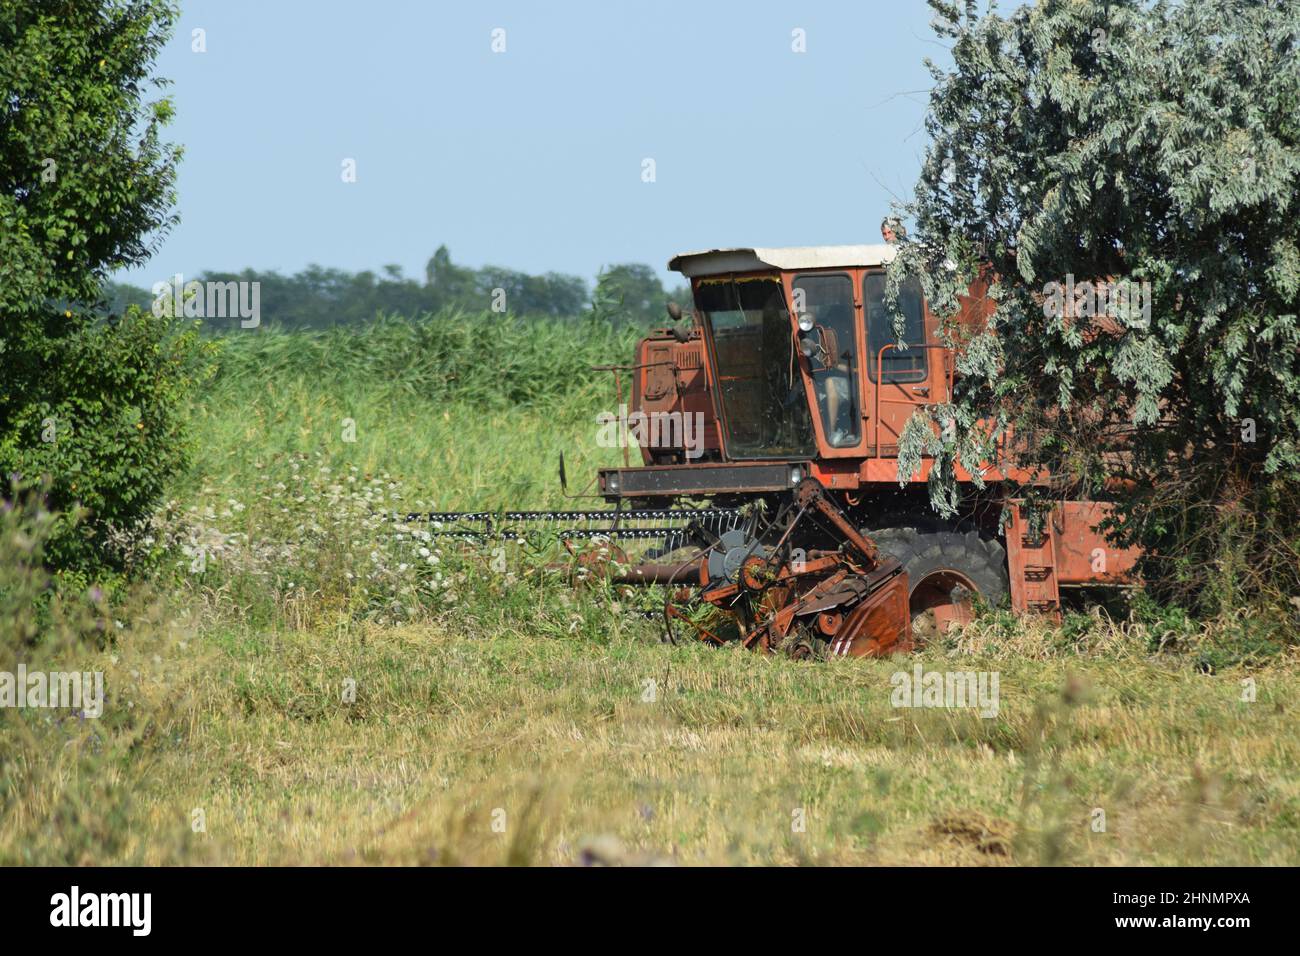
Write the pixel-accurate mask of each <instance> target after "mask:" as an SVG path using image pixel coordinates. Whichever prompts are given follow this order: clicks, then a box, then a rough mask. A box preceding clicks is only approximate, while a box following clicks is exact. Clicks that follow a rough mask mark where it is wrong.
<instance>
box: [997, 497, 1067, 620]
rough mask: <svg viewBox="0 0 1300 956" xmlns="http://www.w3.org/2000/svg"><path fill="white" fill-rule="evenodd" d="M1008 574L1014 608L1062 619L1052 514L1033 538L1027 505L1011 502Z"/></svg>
mask: <svg viewBox="0 0 1300 956" xmlns="http://www.w3.org/2000/svg"><path fill="white" fill-rule="evenodd" d="M1008 504H1009V505H1010V508H1011V524H1010V525H1009V526H1008V527H1007V570H1008V571H1009V572H1010V577H1011V607H1012V608H1013V609H1014V610H1016V611H1020V612H1022V613H1023V612H1025V611H1034V612H1036V613H1039V614H1048V615H1051V616H1052V617H1054V618H1057V619H1059V618H1060V616H1061V590H1060V585H1059V583H1058V581H1057V577H1056V528H1055V527H1054V522H1053V520H1052V514H1051V513H1050V512H1049V513H1048V514H1046V515H1044V516H1043V522H1042V528H1041V529H1040V530H1039V532H1038V534H1037V535H1034V534H1031V531H1030V523H1029V519H1028V515H1027V514H1026V509H1025V506H1024V502H1022V501H1019V500H1016V501H1010V502H1008Z"/></svg>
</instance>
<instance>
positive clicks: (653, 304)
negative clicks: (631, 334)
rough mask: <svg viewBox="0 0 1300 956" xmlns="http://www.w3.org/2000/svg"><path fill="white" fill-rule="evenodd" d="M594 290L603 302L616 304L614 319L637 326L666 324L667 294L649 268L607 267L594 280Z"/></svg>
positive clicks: (637, 265) (634, 265) (637, 264)
mask: <svg viewBox="0 0 1300 956" xmlns="http://www.w3.org/2000/svg"><path fill="white" fill-rule="evenodd" d="M596 286H597V289H598V294H599V296H600V297H601V298H602V299H603V300H604V301H606V302H610V303H616V304H617V307H616V308H615V311H614V315H615V316H616V317H618V318H621V319H623V320H624V321H629V322H635V323H637V324H639V325H648V324H650V323H652V322H659V323H662V322H664V321H666V320H665V314H664V306H665V304H666V303H667V301H668V294H667V293H666V292H664V285H663V283H662V282H660V281H659V276H658V275H656V274H655V271H654V270H653V269H651V268H650V267H649V266H648V265H645V264H644V263H640V262H625V263H622V264H620V265H614V266H610V267H609V268H607V269H604V270H602V272H601V273H600V275H599V277H597V279H596Z"/></svg>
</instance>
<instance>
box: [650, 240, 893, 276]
mask: <svg viewBox="0 0 1300 956" xmlns="http://www.w3.org/2000/svg"><path fill="white" fill-rule="evenodd" d="M896 252H897V249H896V248H895V247H894V246H892V245H889V244H886V243H877V244H876V245H873V246H787V247H784V248H779V249H775V248H759V247H757V246H755V247H754V248H748V249H743V248H737V249H708V250H706V251H701V252H683V253H681V254H680V255H676V256H673V257H672V258H671V259H669V260H668V268H669V269H671V270H673V271H674V272H680V273H681V274H682V275H684V276H686V277H687V278H688V279H689V278H694V277H695V276H712V275H721V274H724V273H728V272H759V271H762V270H763V269H781V270H784V271H796V270H799V269H834V268H843V269H852V268H865V267H869V266H883V265H886V264H888V263H890V262H892V261H893V259H894V255H895V253H896Z"/></svg>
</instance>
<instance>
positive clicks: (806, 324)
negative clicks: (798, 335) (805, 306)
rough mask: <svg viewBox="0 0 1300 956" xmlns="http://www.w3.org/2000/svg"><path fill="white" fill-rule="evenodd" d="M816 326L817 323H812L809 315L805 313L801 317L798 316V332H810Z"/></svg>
mask: <svg viewBox="0 0 1300 956" xmlns="http://www.w3.org/2000/svg"><path fill="white" fill-rule="evenodd" d="M816 324H817V323H816V322H814V321H813V317H812V316H811V315H809V314H808V313H807V312H805V313H804V314H803V315H801V316H799V331H800V332H811V331H812V330H813V326H814V325H816Z"/></svg>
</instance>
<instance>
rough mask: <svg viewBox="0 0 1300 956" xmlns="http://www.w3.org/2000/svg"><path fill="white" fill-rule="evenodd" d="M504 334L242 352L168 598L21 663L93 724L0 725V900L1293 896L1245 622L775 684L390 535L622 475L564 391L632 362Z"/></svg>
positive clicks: (981, 646) (747, 667)
mask: <svg viewBox="0 0 1300 956" xmlns="http://www.w3.org/2000/svg"><path fill="white" fill-rule="evenodd" d="M493 321H494V320H493V319H491V318H488V317H484V318H481V319H462V320H461V321H459V322H451V321H449V320H447V319H446V318H445V317H444V318H443V319H435V320H430V321H426V322H423V323H417V324H410V323H403V322H400V321H396V320H394V321H392V322H388V323H385V324H383V325H381V326H379V327H377V328H375V329H372V330H370V331H369V332H365V333H351V332H335V333H329V334H316V335H276V334H273V333H267V334H258V335H257V336H250V337H248V338H247V339H239V338H235V339H233V340H231V341H230V342H228V343H227V347H226V348H225V350H224V354H223V357H222V359H221V362H222V367H221V370H220V373H219V374H218V376H217V377H216V378H215V380H214V381H213V383H212V385H211V387H210V388H209V391H208V393H207V394H206V395H205V396H203V398H202V399H201V400H200V401H198V402H197V403H196V405H195V407H194V410H193V411H194V425H195V428H196V433H197V438H198V442H197V456H196V462H195V467H194V469H193V472H192V474H191V475H189V476H187V478H186V480H185V481H184V482H183V483H181V484H180V485H179V486H178V487H177V489H176V492H175V496H174V501H173V502H171V504H170V505H169V507H168V508H167V509H166V510H165V511H164V512H163V513H162V514H160V516H159V518H158V520H157V522H156V527H155V529H154V532H153V534H152V535H151V538H152V540H151V541H150V543H149V544H148V545H147V546H148V547H150V548H152V549H154V550H155V551H157V552H159V553H161V554H162V555H163V558H162V561H161V565H160V567H159V571H158V573H157V575H156V580H155V581H154V582H153V583H152V584H151V585H150V586H149V587H148V588H145V589H143V590H142V591H141V592H140V593H139V594H137V595H136V596H134V597H133V598H132V599H131V600H132V601H133V602H134V603H133V604H132V605H131V606H130V607H127V608H124V609H123V610H122V611H121V612H119V615H118V616H119V618H120V623H121V627H120V628H119V629H118V630H117V633H116V635H115V637H114V639H113V640H112V641H109V642H108V643H106V646H105V649H104V650H103V651H102V652H99V653H88V652H86V651H84V650H79V649H78V647H79V646H80V645H70V646H63V645H59V644H58V643H57V642H56V643H53V644H52V645H51V646H50V647H49V648H48V649H47V650H46V651H44V652H43V653H45V654H46V655H47V656H46V660H48V661H49V662H50V666H51V667H52V666H54V664H56V663H57V664H62V665H72V664H77V665H81V666H84V667H85V668H87V669H91V668H94V669H102V670H104V671H105V672H106V685H107V687H108V688H109V692H108V695H109V700H108V705H107V707H106V711H105V716H104V718H103V719H101V720H100V721H80V722H78V721H69V720H66V719H65V720H59V719H54V718H51V717H49V716H48V715H47V714H42V713H40V712H33V713H32V714H24V715H23V716H22V717H20V718H17V719H11V718H6V720H7V721H8V722H7V723H6V724H4V726H3V733H4V736H3V737H0V741H2V744H0V745H2V746H3V748H4V755H5V758H6V759H5V761H4V763H3V765H2V769H0V795H3V798H4V808H5V812H4V815H3V817H0V862H3V863H14V862H33V863H37V862H39V863H56V862H73V863H136V862H138V863H186V862H220V863H239V864H249V863H289V864H292V863H409V864H456V863H472V864H506V863H546V864H568V863H579V862H613V863H658V862H665V863H678V864H699V863H724V864H726V863H738V864H766V863H780V864H784V863H885V864H927V863H946V864H972V865H1005V864H1057V863H1061V864H1141V863H1151V864H1179V863H1189V864H1202V863H1206V864H1208V863H1241V864H1295V863H1297V862H1300V777H1297V774H1296V772H1295V768H1296V767H1297V765H1298V764H1300V736H1298V735H1297V733H1296V712H1295V708H1296V703H1295V702H1296V699H1297V691H1298V690H1300V666H1298V665H1300V661H1298V660H1297V655H1296V654H1295V651H1294V649H1291V650H1289V651H1286V652H1281V653H1272V654H1268V655H1254V656H1247V658H1246V659H1245V660H1241V659H1240V658H1241V657H1242V655H1241V654H1229V653H1225V651H1224V648H1225V646H1228V643H1229V642H1230V639H1231V637H1232V634H1231V622H1228V623H1227V624H1224V623H1222V622H1220V624H1218V625H1216V626H1215V627H1195V626H1192V625H1189V624H1186V623H1185V622H1180V621H1179V620H1177V619H1173V618H1169V619H1162V618H1159V617H1158V616H1150V615H1148V616H1147V617H1142V616H1140V615H1139V616H1135V617H1134V618H1133V619H1131V620H1121V621H1114V620H1110V619H1108V618H1105V617H1104V616H1101V615H1100V614H1097V615H1094V616H1087V615H1075V616H1072V617H1070V618H1069V619H1068V620H1067V621H1066V624H1065V625H1064V626H1063V627H1061V628H1055V629H1053V628H1048V627H1045V626H1043V625H1041V624H1039V623H1035V622H1029V623H1016V622H1013V621H1012V620H1011V619H1010V618H1009V616H1008V615H1006V614H1005V613H1002V612H997V611H993V612H989V613H987V614H986V615H984V616H983V617H981V618H980V619H979V620H978V621H977V622H976V623H975V624H973V625H972V626H971V627H970V628H968V630H967V632H966V633H964V634H961V635H951V636H949V637H948V638H947V639H946V640H945V642H944V643H943V644H942V645H941V646H934V647H931V648H929V649H927V650H925V651H924V652H921V653H919V654H918V655H916V656H915V657H911V658H899V659H894V660H876V661H860V660H854V661H835V662H830V663H812V662H795V661H790V660H786V659H783V658H775V657H773V658H764V657H760V656H757V655H753V654H749V653H747V652H744V651H739V650H730V649H726V650H715V649H711V648H709V647H706V646H704V645H703V644H699V643H691V642H682V643H679V644H678V645H676V646H673V645H669V644H665V643H661V642H660V632H661V627H660V624H659V621H658V620H657V619H656V617H655V616H654V613H653V612H654V610H655V608H656V607H657V601H658V600H659V598H658V597H657V596H656V595H655V594H654V593H653V592H623V591H619V590H617V589H612V588H610V587H608V586H606V585H603V584H600V583H592V582H588V583H585V584H583V583H580V582H576V581H575V578H574V575H573V574H571V573H569V572H567V571H565V570H556V569H554V568H553V567H552V564H553V561H554V559H555V557H556V554H555V549H553V548H552V549H549V550H548V549H541V550H537V551H534V550H531V549H530V548H528V547H525V546H519V545H515V544H511V545H510V546H509V547H508V548H507V549H506V551H505V552H504V557H505V559H506V565H505V568H504V570H501V567H500V565H499V564H496V563H495V558H496V557H497V556H495V555H493V554H491V553H489V552H487V551H475V550H469V551H461V550H458V549H456V548H452V547H448V546H440V545H439V544H438V542H437V541H436V540H426V539H425V538H423V537H422V536H421V534H420V529H419V528H418V527H407V526H404V525H402V524H394V523H393V522H391V521H387V520H384V519H383V517H382V516H383V515H384V514H386V513H391V512H394V511H404V510H420V509H430V508H436V509H453V508H468V507H498V506H506V505H509V506H512V507H547V506H553V505H556V504H558V503H559V502H560V501H561V500H562V499H561V498H560V497H559V496H558V488H557V483H556V479H555V461H556V458H557V456H558V453H559V452H560V451H561V450H564V451H565V454H566V458H567V459H568V462H569V472H570V475H571V478H570V482H571V484H574V483H581V482H580V481H579V480H577V478H576V476H582V477H583V478H585V476H587V475H589V474H591V473H593V472H594V468H595V467H596V465H598V464H603V463H612V462H613V461H615V460H617V458H618V452H617V451H615V450H612V449H602V448H597V447H596V442H595V439H596V427H595V414H596V412H598V411H601V410H613V405H614V402H613V389H612V383H611V382H609V381H608V380H607V379H605V378H602V377H600V376H596V375H593V374H591V373H589V372H587V371H586V368H587V366H589V365H591V364H594V363H597V362H602V361H611V360H618V359H626V358H627V357H628V356H629V355H630V349H631V343H632V342H633V341H634V339H635V333H630V332H629V333H620V334H615V333H610V332H608V331H607V330H602V329H600V328H598V327H595V326H585V325H581V324H573V325H564V324H557V325H554V326H537V325H529V326H511V325H506V326H502V325H501V324H500V321H501V320H496V321H497V323H498V324H496V325H493ZM349 422H351V425H349V424H348V423H349ZM352 437H355V441H352V440H348V439H350V438H352ZM918 663H919V664H920V665H921V666H922V667H923V668H924V669H925V670H926V671H944V672H957V671H960V672H967V671H970V672H984V673H991V672H996V673H997V675H998V678H999V686H1000V700H999V707H998V713H997V715H996V717H992V718H987V719H986V718H982V717H980V716H979V715H977V714H976V713H975V712H974V711H973V710H972V709H970V708H899V707H895V706H893V705H892V703H891V694H892V686H891V678H892V676H893V675H894V674H895V673H896V672H899V671H907V672H911V671H912V668H913V667H914V665H916V664H918ZM1252 698H1253V699H1252ZM1102 814H1104V823H1103V821H1102V816H1101V815H1102Z"/></svg>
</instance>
